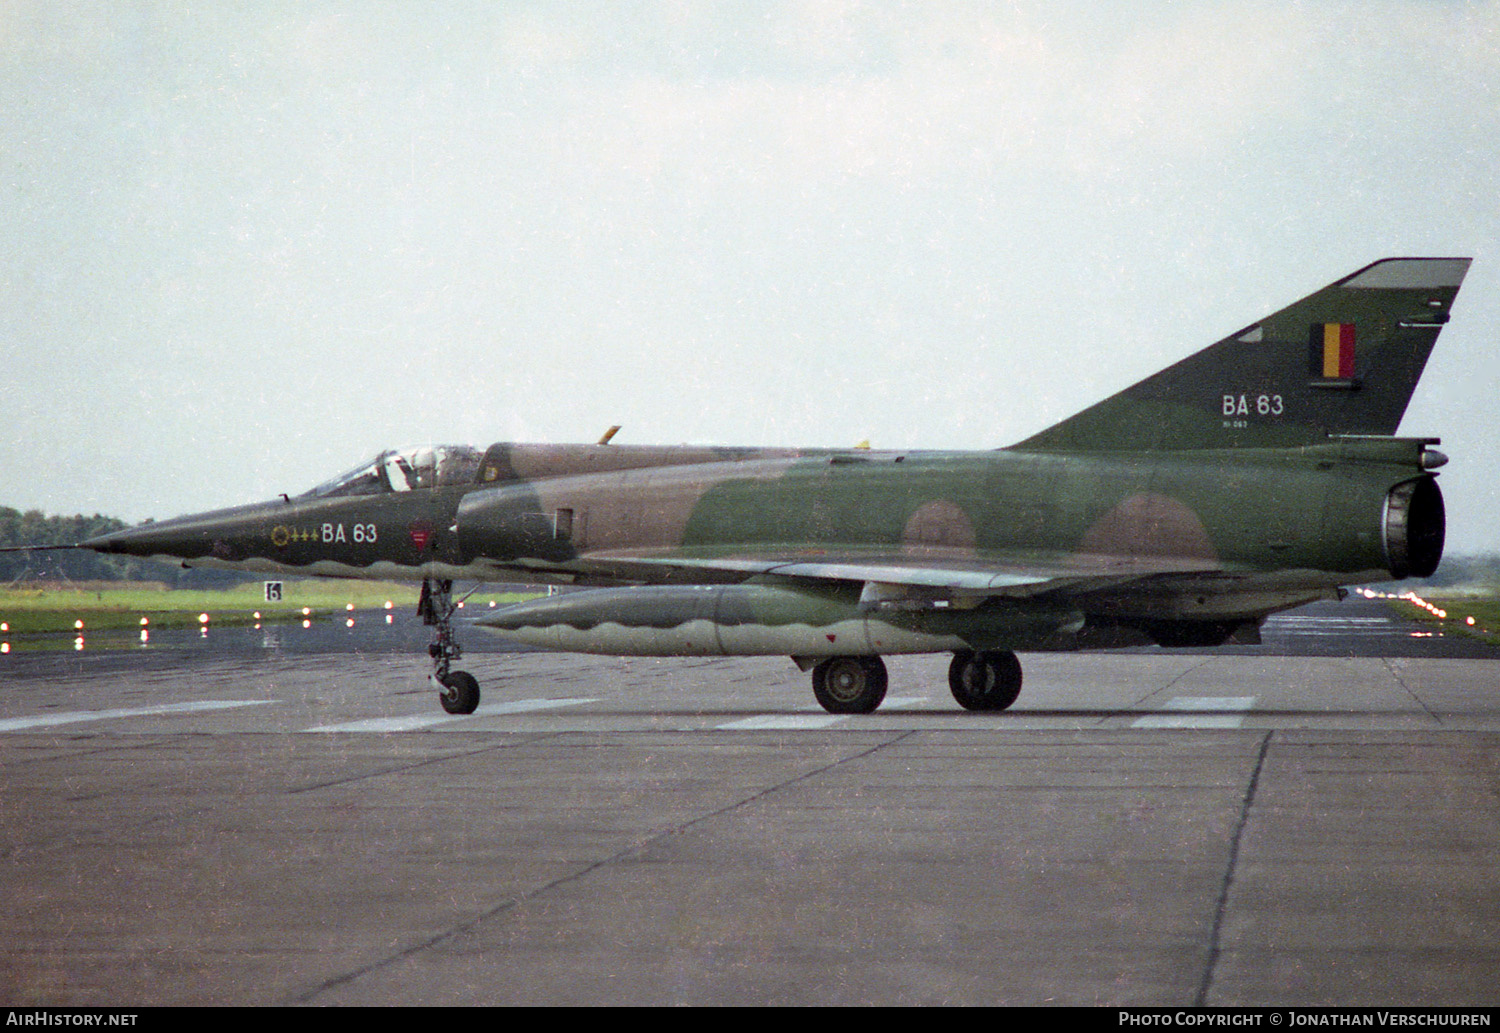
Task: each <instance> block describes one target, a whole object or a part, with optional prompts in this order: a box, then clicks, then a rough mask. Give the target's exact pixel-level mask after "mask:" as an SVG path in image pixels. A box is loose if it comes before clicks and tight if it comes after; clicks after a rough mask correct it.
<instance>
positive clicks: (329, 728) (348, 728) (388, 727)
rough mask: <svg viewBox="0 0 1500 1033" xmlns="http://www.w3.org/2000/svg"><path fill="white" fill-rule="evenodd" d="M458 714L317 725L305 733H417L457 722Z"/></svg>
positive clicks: (385, 718)
mask: <svg viewBox="0 0 1500 1033" xmlns="http://www.w3.org/2000/svg"><path fill="white" fill-rule="evenodd" d="M458 718H459V715H457V714H408V715H407V716H406V717H372V718H367V719H366V720H363V721H345V722H342V723H341V724H336V725H317V726H315V727H313V728H304V729H302V730H303V731H304V732H415V731H416V730H417V729H419V728H428V727H430V726H432V725H440V724H443V723H444V722H446V721H457V720H458Z"/></svg>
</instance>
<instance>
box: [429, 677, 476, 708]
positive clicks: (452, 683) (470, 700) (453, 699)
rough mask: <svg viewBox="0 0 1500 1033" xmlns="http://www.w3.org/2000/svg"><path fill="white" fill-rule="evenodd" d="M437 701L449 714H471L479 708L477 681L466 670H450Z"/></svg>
mask: <svg viewBox="0 0 1500 1033" xmlns="http://www.w3.org/2000/svg"><path fill="white" fill-rule="evenodd" d="M438 702H440V703H442V704H443V709H444V710H446V711H447V712H448V713H450V714H472V713H474V711H475V710H477V709H479V682H478V681H477V680H475V678H474V676H473V675H472V674H470V673H469V672H468V671H450V672H449V673H448V677H446V678H444V679H443V691H442V692H439V693H438Z"/></svg>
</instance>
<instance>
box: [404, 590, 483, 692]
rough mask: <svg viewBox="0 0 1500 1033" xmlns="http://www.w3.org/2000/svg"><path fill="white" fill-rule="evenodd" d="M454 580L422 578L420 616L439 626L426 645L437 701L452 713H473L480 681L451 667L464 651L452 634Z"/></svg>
mask: <svg viewBox="0 0 1500 1033" xmlns="http://www.w3.org/2000/svg"><path fill="white" fill-rule="evenodd" d="M457 609H458V607H457V606H455V605H454V603H453V582H452V581H448V580H440V579H437V578H427V579H426V580H425V581H423V582H422V598H421V599H420V600H418V602H417V616H419V617H421V618H422V623H423V624H426V625H429V626H431V627H436V628H437V638H436V639H435V640H434V641H433V643H432V645H430V646H428V647H427V655H428V656H430V657H432V667H433V670H432V678H431V681H432V685H433V687H434V688H436V689H437V690H438V702H439V703H441V704H442V705H443V709H444V710H446V711H447V712H448V713H450V714H472V713H474V711H475V710H476V709H478V707H479V682H478V681H476V680H475V679H474V676H473V675H472V674H470V673H469V672H468V671H455V670H452V666H453V661H455V660H457V659H459V658H460V657H461V656H463V655H464V653H463V650H462V649H461V648H459V645H458V642H457V640H456V639H454V637H453V614H454V612H455V611H456V610H457Z"/></svg>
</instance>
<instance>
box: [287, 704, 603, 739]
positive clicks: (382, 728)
mask: <svg viewBox="0 0 1500 1033" xmlns="http://www.w3.org/2000/svg"><path fill="white" fill-rule="evenodd" d="M597 702H599V701H598V699H597V698H595V697H592V696H589V697H568V698H563V699H513V700H508V701H506V702H504V703H481V704H480V706H479V710H478V711H477V712H476V713H473V714H436V713H429V714H407V715H406V716H405V717H371V718H365V719H364V720H361V721H342V722H340V723H339V724H334V725H317V726H315V727H313V728H304V729H302V730H303V731H304V732H415V731H418V730H420V729H423V728H431V727H432V726H433V725H441V724H447V723H448V722H450V721H463V720H466V719H471V718H475V717H489V716H494V715H497V714H529V713H532V712H534V711H537V710H556V709H558V708H559V707H576V706H578V705H580V704H583V703H597Z"/></svg>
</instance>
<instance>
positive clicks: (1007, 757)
mask: <svg viewBox="0 0 1500 1033" xmlns="http://www.w3.org/2000/svg"><path fill="white" fill-rule="evenodd" d="M1370 605H1372V604H1364V603H1361V604H1358V605H1351V604H1350V603H1345V604H1342V606H1340V607H1334V608H1332V609H1318V608H1312V609H1310V610H1309V611H1298V612H1297V613H1295V614H1292V615H1287V616H1289V617H1293V618H1296V620H1297V621H1301V622H1302V623H1300V624H1299V623H1296V622H1292V623H1287V624H1284V625H1283V626H1282V628H1281V629H1280V630H1278V631H1277V633H1276V635H1275V636H1273V635H1272V634H1271V633H1270V632H1271V631H1272V629H1271V628H1268V629H1267V631H1268V633H1267V645H1265V646H1260V647H1248V648H1246V649H1241V650H1237V651H1232V652H1231V651H1224V650H1207V651H1188V650H1183V651H1176V652H1168V651H1163V650H1143V651H1132V652H1124V653H1107V654H1078V655H1061V654H1033V655H1025V656H1023V658H1022V659H1023V662H1024V664H1025V668H1026V686H1025V689H1024V691H1023V694H1022V696H1021V699H1020V701H1019V702H1018V703H1017V704H1016V706H1015V707H1014V708H1013V709H1012V710H1010V711H1008V712H1005V713H1003V714H992V715H977V714H970V713H966V712H963V711H961V710H959V709H958V708H957V706H956V705H955V704H954V703H953V701H952V699H951V697H950V696H949V694H948V690H947V684H946V667H947V658H946V657H944V656H937V657H909V658H903V657H897V658H891V659H890V661H889V666H890V670H891V690H890V696H889V697H888V699H887V702H886V704H885V706H884V707H883V708H882V709H881V711H880V712H878V713H876V714H873V715H869V716H862V717H835V716H834V715H829V714H825V713H823V712H822V711H821V710H819V709H818V708H817V707H816V705H815V704H814V703H813V701H812V698H811V690H810V688H809V686H808V680H807V676H806V675H804V674H802V673H801V672H799V671H798V670H797V669H796V668H795V667H794V666H793V665H792V664H791V663H790V662H789V661H787V660H785V659H784V658H765V659H761V658H750V659H708V660H705V659H689V660H669V659H614V658H601V657H580V656H560V655H553V654H544V653H508V652H501V651H493V650H495V649H496V648H497V646H496V644H494V643H491V645H490V647H489V650H490V651H483V650H480V649H471V655H470V656H469V657H467V658H466V659H465V661H464V662H463V666H464V667H465V668H467V669H468V670H470V671H471V672H473V673H474V674H475V675H476V676H477V677H478V678H479V679H480V682H481V684H482V686H483V691H484V701H483V703H482V704H481V707H480V710H479V712H478V713H476V714H474V715H471V716H468V717H461V718H455V717H450V716H448V715H446V714H444V713H443V712H442V711H441V710H440V709H438V707H437V706H436V702H435V699H434V698H433V693H432V692H431V690H430V689H429V688H428V687H427V686H426V685H425V677H426V672H427V663H426V661H425V658H424V657H423V656H421V655H419V654H420V645H421V642H423V641H425V639H419V640H418V644H417V652H397V651H394V649H395V644H394V642H395V640H394V639H393V638H381V637H380V635H381V634H382V633H381V632H379V631H375V632H374V634H373V635H372V636H371V639H372V641H373V642H374V644H370V643H369V642H366V643H364V644H362V645H361V646H360V647H359V648H358V649H357V650H356V649H352V648H351V647H350V646H349V645H348V644H347V643H346V644H345V645H344V647H343V648H342V649H339V648H337V643H334V644H332V645H328V644H325V645H324V646H320V647H312V646H310V645H308V644H309V643H310V642H311V641H312V640H311V639H307V640H298V641H299V642H300V643H301V644H302V645H304V646H308V647H307V648H297V647H296V646H294V645H289V644H288V643H287V640H283V641H282V642H281V644H280V645H277V646H275V647H271V646H261V647H253V646H242V647H230V646H228V645H226V644H225V643H226V641H227V637H226V639H215V637H214V636H216V635H218V634H219V631H218V630H214V631H211V632H210V637H209V638H208V639H207V640H204V639H203V638H202V637H201V636H200V637H199V638H197V639H192V638H191V637H189V638H188V640H187V641H186V642H184V643H181V644H175V645H174V644H169V643H166V642H162V641H160V640H158V642H157V643H155V644H153V645H151V646H149V647H148V648H146V649H136V650H133V651H131V650H126V651H118V650H102V649H97V648H95V647H94V646H91V645H86V646H85V647H84V648H83V649H81V650H71V649H66V648H65V649H63V650H61V651H51V652H46V653H31V652H21V651H16V652H12V653H10V654H7V655H5V656H4V657H0V733H3V734H0V830H3V831H0V858H3V866H0V873H3V874H0V927H3V928H4V929H5V931H6V935H5V936H4V937H3V938H0V943H3V946H0V996H3V998H4V1000H5V1001H6V1003H9V1004H16V1005H44V1004H73V1005H85V1004H113V1005H153V1004H363V1005H379V1004H459V1003H482V1004H488V1003H505V1004H510V1003H516V1004H600V1003H619V1004H670V1003H685V1004H823V1003H831V1004H853V1003H874V1004H944V1003H950V1004H959V1003H977V1004H1044V1003H1062V1004H1099V1005H1105V1004H1108V1005H1123V1004H1129V1005H1164V1006H1180V1005H1192V1004H1195V1003H1199V1004H1208V1005H1236V1004H1278V1005H1295V1004H1452V1005H1478V1004H1484V1005H1494V1004H1496V1003H1500V981H1497V980H1496V979H1495V973H1496V972H1497V971H1500V872H1497V871H1496V866H1495V864H1494V858H1495V857H1496V856H1497V851H1500V666H1497V664H1496V658H1497V656H1500V653H1497V651H1496V650H1494V648H1493V647H1489V646H1485V645H1483V644H1482V643H1477V642H1474V641H1473V640H1468V639H1463V640H1458V639H1452V640H1442V639H1435V638H1428V637H1419V638H1413V637H1411V636H1413V635H1419V636H1426V635H1427V634H1428V633H1429V629H1427V628H1424V627H1418V626H1415V625H1411V624H1409V623H1407V622H1404V621H1400V620H1394V619H1391V618H1390V617H1389V613H1388V611H1386V610H1384V609H1383V608H1379V607H1377V608H1375V609H1373V610H1372V609H1368V608H1367V607H1368V606H1370ZM1362 618H1368V619H1369V620H1368V622H1366V623H1360V619H1362ZM1338 622H1345V623H1343V624H1342V625H1341V624H1339V623H1338ZM382 623H383V622H382ZM357 626H358V625H356V627H357ZM391 627H392V629H395V628H396V625H395V624H394V623H393V625H392V626H391ZM225 630H227V629H225ZM281 630H283V631H285V632H298V631H301V630H304V629H301V628H292V629H281ZM306 630H312V629H306ZM326 630H327V629H325V631H326ZM343 630H344V631H352V630H354V629H348V628H345V629H343ZM409 630H410V629H408V631H409ZM1328 632H1333V633H1332V634H1328ZM340 633H341V632H340V631H338V630H335V631H334V632H333V633H332V634H334V635H337V634H340ZM188 634H189V636H191V635H194V634H196V633H188ZM392 634H395V631H394V630H393V632H392ZM402 634H406V632H402ZM292 638H293V639H295V635H293V636H292ZM480 641H481V640H480V639H479V637H478V635H477V634H476V633H474V632H469V633H468V634H466V636H465V644H466V645H472V646H478V645H479V643H480ZM381 643H385V645H384V646H382V645H381ZM406 645H408V643H404V642H403V643H402V646H403V648H405V646H406ZM1403 650H1404V655H1392V654H1397V653H1399V652H1400V651H1403ZM1381 653H1384V654H1386V655H1378V654H1381ZM1289 654H1296V655H1289ZM1370 654H1376V655H1370Z"/></svg>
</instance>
